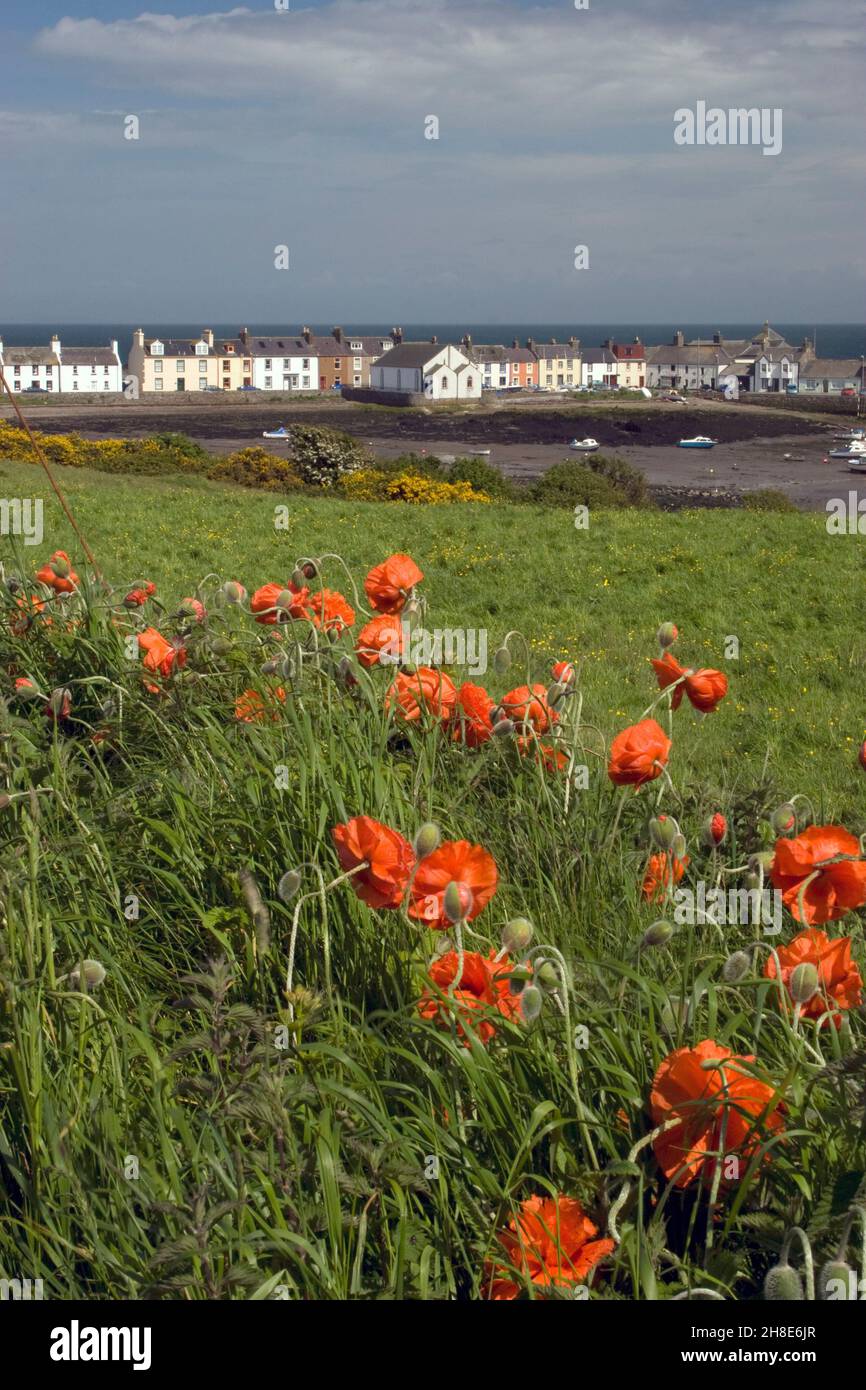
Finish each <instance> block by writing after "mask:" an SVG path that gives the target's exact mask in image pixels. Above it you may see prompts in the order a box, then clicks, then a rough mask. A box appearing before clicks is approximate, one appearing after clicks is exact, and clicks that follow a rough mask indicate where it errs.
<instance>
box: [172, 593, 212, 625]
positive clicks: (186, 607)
mask: <svg viewBox="0 0 866 1390" xmlns="http://www.w3.org/2000/svg"><path fill="white" fill-rule="evenodd" d="M177 611H178V614H179V616H180V617H181V618H192V620H193V622H196V623H203V622H204V616H205V615H204V604H203V603H202V602H201V600H200V599H197V598H182V599H181V601H180V603H179V605H178V610H177Z"/></svg>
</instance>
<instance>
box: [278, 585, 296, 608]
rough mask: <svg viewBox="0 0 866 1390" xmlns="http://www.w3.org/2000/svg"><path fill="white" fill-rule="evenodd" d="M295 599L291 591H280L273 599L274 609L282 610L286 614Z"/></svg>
mask: <svg viewBox="0 0 866 1390" xmlns="http://www.w3.org/2000/svg"><path fill="white" fill-rule="evenodd" d="M296 598H297V595H296V594H293V593H292V591H291V589H281V590H280V592H279V593H278V594H277V596H276V598H275V599H274V607H275V608H282V609H284V610H285V611H286V612H288V611H289V610H290V609H291V607H292V604H293V603H294V602H295V600H296Z"/></svg>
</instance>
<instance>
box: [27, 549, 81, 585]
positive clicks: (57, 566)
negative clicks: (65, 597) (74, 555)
mask: <svg viewBox="0 0 866 1390" xmlns="http://www.w3.org/2000/svg"><path fill="white" fill-rule="evenodd" d="M36 578H37V579H38V581H39V583H40V584H47V585H48V587H49V588H51V589H53V590H54V592H55V594H72V593H74V592H75V590H76V588H77V587H78V575H77V574H76V573H75V570H74V569H73V568H72V565H71V564H70V561H69V556H68V555H67V554H66V551H65V550H55V552H54V554H53V555H52V556H51V559H50V560H48V561H47V562H46V563H45V564H44V565H43V566H42V568H41V569H39V570H37V571H36Z"/></svg>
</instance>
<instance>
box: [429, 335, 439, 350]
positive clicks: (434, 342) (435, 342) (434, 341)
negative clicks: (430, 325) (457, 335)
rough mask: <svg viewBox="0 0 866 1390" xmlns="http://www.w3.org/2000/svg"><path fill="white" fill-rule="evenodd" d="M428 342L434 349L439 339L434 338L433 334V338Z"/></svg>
mask: <svg viewBox="0 0 866 1390" xmlns="http://www.w3.org/2000/svg"><path fill="white" fill-rule="evenodd" d="M430 342H431V343H432V344H433V346H434V347H436V346H437V345H438V343H439V339H438V338H437V337H436V334H435V333H434V334H433V337H432V338H431V339H430Z"/></svg>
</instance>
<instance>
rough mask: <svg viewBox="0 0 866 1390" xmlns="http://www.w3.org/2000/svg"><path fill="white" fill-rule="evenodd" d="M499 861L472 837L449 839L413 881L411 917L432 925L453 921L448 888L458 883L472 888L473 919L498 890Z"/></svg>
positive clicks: (470, 913)
mask: <svg viewBox="0 0 866 1390" xmlns="http://www.w3.org/2000/svg"><path fill="white" fill-rule="evenodd" d="M498 877H499V875H498V873H497V870H496V860H495V859H494V858H493V855H492V854H488V852H487V850H486V849H482V847H481V845H471V844H470V843H469V841H468V840H446V841H445V842H444V843H443V844H441V845H440V846H439V848H438V849H435V850H434V851H433V853H432V854H428V855H426V856H425V858H424V859H422V860H421V862H420V863H419V865H418V868H417V870H416V871H415V877H414V879H413V880H412V889H411V893H410V903H409V916H410V917H414V918H415V919H416V920H419V921H422V922H426V923H427V925H428V927H433V928H434V929H437V930H439V929H445V928H447V927H450V926H451V922H450V921H449V920H448V917H447V916H446V914H445V903H444V897H445V889H446V888H447V887H448V885H449V883H456V884H457V885H458V887H459V888H460V889H461V890H462V889H468V890H469V895H468V897H467V902H468V910H467V912H466V920H467V921H470V922H471V921H472V919H473V918H475V917H477V916H478V914H479V912H481V910H482V908H484V907H486V906H487V904H488V903H489V902H490V899H491V898H492V897H493V894H494V893H495V892H496V884H497V881H498Z"/></svg>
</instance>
